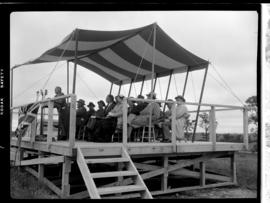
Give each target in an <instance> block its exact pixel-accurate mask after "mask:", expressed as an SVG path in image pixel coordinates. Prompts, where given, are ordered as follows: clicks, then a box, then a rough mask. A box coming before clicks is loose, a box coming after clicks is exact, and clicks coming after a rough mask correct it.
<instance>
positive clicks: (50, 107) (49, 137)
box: [47, 101, 53, 149]
mask: <svg viewBox="0 0 270 203" xmlns="http://www.w3.org/2000/svg"><path fill="white" fill-rule="evenodd" d="M52 135H53V101H49V102H48V127H47V147H48V149H49V147H50V144H51V142H52Z"/></svg>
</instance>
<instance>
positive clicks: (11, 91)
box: [10, 68, 13, 138]
mask: <svg viewBox="0 0 270 203" xmlns="http://www.w3.org/2000/svg"><path fill="white" fill-rule="evenodd" d="M12 107H13V68H11V70H10V109H11V108H12ZM12 119H13V110H10V130H11V132H12ZM10 138H11V136H10Z"/></svg>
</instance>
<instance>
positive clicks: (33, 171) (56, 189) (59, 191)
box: [25, 167, 61, 197]
mask: <svg viewBox="0 0 270 203" xmlns="http://www.w3.org/2000/svg"><path fill="white" fill-rule="evenodd" d="M25 170H26V171H27V172H29V173H30V174H32V175H33V176H35V177H36V178H38V173H37V172H36V171H35V170H34V169H32V168H30V167H25ZM42 182H43V183H44V184H45V185H47V186H48V187H49V188H50V189H51V190H52V191H53V192H54V193H55V194H57V195H58V196H59V197H61V190H60V189H59V188H58V187H57V186H56V185H55V184H53V183H52V182H51V181H49V180H48V179H47V178H45V177H43V179H42Z"/></svg>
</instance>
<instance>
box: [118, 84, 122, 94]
mask: <svg viewBox="0 0 270 203" xmlns="http://www.w3.org/2000/svg"><path fill="white" fill-rule="evenodd" d="M121 87H122V81H120V84H119V90H118V95H119V94H120V92H121Z"/></svg>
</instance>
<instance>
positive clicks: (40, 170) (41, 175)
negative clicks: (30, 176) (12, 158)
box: [38, 151, 44, 181]
mask: <svg viewBox="0 0 270 203" xmlns="http://www.w3.org/2000/svg"><path fill="white" fill-rule="evenodd" d="M38 157H39V158H42V157H43V152H41V151H38ZM43 178H44V164H39V165H38V179H39V180H40V181H42V179H43Z"/></svg>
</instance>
